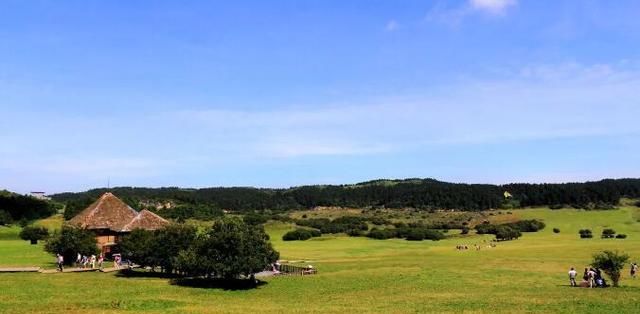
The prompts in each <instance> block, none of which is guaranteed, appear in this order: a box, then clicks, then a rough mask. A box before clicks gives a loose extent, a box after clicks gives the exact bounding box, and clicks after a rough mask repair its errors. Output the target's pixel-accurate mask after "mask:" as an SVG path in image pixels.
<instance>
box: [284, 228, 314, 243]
mask: <svg viewBox="0 0 640 314" xmlns="http://www.w3.org/2000/svg"><path fill="white" fill-rule="evenodd" d="M320 235H321V233H320V231H318V230H308V229H296V230H293V231H289V232H287V233H285V234H284V235H283V236H282V240H283V241H304V240H309V239H311V238H313V237H319V236H320Z"/></svg>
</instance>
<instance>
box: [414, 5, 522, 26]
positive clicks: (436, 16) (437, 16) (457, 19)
mask: <svg viewBox="0 0 640 314" xmlns="http://www.w3.org/2000/svg"><path fill="white" fill-rule="evenodd" d="M517 4H518V2H517V0H468V1H467V2H465V3H464V4H461V5H459V6H456V7H452V6H450V5H449V4H448V3H447V2H442V1H438V2H436V4H435V5H434V6H433V7H432V8H431V9H430V10H429V12H428V13H427V16H426V20H427V21H435V22H439V23H443V24H446V25H449V26H459V25H460V23H462V21H463V20H464V19H465V18H466V17H468V16H471V15H473V14H478V13H480V14H485V15H490V16H504V15H506V13H507V11H508V9H509V8H511V7H514V6H516V5H517Z"/></svg>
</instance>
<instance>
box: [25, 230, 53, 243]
mask: <svg viewBox="0 0 640 314" xmlns="http://www.w3.org/2000/svg"><path fill="white" fill-rule="evenodd" d="M48 237H49V230H48V229H47V228H45V227H36V226H26V227H24V228H22V230H21V231H20V239H22V240H28V241H31V244H38V240H44V239H46V238H48Z"/></svg>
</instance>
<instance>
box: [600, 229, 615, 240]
mask: <svg viewBox="0 0 640 314" xmlns="http://www.w3.org/2000/svg"><path fill="white" fill-rule="evenodd" d="M615 236H616V231H615V230H613V229H604V230H602V236H601V238H603V239H613V238H614V237H615Z"/></svg>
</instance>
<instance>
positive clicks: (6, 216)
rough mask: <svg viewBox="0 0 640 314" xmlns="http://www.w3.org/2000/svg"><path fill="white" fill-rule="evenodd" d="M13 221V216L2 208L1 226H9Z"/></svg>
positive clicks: (0, 213) (0, 212) (0, 214)
mask: <svg viewBox="0 0 640 314" xmlns="http://www.w3.org/2000/svg"><path fill="white" fill-rule="evenodd" d="M12 223H13V218H11V215H9V213H8V212H6V211H4V210H0V226H7V225H10V224H12Z"/></svg>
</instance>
